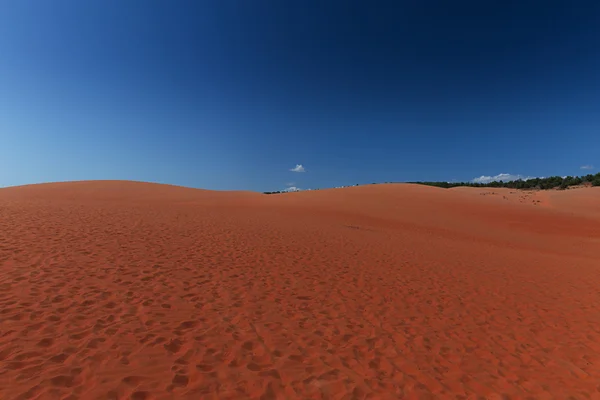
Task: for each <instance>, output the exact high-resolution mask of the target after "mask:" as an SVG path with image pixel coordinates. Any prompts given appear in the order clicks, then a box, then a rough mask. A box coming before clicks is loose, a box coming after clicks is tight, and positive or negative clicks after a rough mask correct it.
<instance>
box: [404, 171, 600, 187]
mask: <svg viewBox="0 0 600 400" xmlns="http://www.w3.org/2000/svg"><path fill="white" fill-rule="evenodd" d="M409 183H416V184H420V185H427V186H436V187H441V188H445V189H450V188H453V187H459V186H469V187H490V188H509V189H531V190H548V189H559V190H564V189H567V188H568V187H570V186H579V185H591V186H600V172H599V173H597V174H595V175H592V174H588V175H585V176H566V177H564V178H563V177H561V176H550V177H548V178H532V179H526V180H523V179H518V180H514V181H507V182H504V181H492V182H489V183H474V182H409Z"/></svg>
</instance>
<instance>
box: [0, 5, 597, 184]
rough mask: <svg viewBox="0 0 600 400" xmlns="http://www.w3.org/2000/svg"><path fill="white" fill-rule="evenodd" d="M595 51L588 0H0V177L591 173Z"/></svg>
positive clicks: (300, 178)
mask: <svg viewBox="0 0 600 400" xmlns="http://www.w3.org/2000/svg"><path fill="white" fill-rule="evenodd" d="M324 3H326V4H324ZM513 3H514V4H513ZM575 3H576V4H575ZM599 48H600V2H597V1H578V2H567V1H564V2H552V1H547V2H543V5H542V3H540V2H538V1H536V2H533V1H527V0H525V1H521V2H508V4H507V3H503V2H498V3H491V2H482V1H456V2H448V1H433V0H432V1H428V2H418V1H388V2H384V1H381V2H377V4H374V3H373V2H364V1H361V2H359V1H349V0H346V1H338V0H332V1H327V2H322V1H303V2H293V3H292V2H280V1H266V0H255V1H241V0H240V1H232V0H219V1H200V0H198V1H170V2H167V1H158V0H128V1H125V0H101V1H100V0H86V1H78V0H70V1H67V0H55V1H52V2H50V1H39V0H19V1H5V2H1V3H0V186H9V185H18V184H27V183H37V182H47V181H66V180H84V179H131V180H143V181H153V182H163V183H172V184H179V185H185V186H192V187H201V188H207V189H219V190H221V189H223V190H238V189H239V190H257V191H263V190H279V189H283V188H285V187H286V185H288V184H292V186H296V187H300V188H318V187H331V186H339V185H350V184H355V183H370V182H382V181H414V180H447V181H450V180H471V179H474V178H476V177H481V176H494V175H497V174H501V173H505V174H512V175H515V176H516V175H521V176H525V177H526V176H550V175H580V174H587V173H589V172H597V170H596V169H595V168H592V169H585V170H583V169H581V167H582V166H594V165H595V166H599V167H600V159H599V155H600V73H599V72H598V71H600V52H599V51H598V49H599ZM298 164H300V165H302V166H303V168H304V172H293V171H291V169H293V168H295V166H296V165H298Z"/></svg>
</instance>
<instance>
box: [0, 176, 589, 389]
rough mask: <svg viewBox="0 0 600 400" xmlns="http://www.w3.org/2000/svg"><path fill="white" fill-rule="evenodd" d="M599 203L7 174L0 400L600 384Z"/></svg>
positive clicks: (0, 271)
mask: <svg viewBox="0 0 600 400" xmlns="http://www.w3.org/2000/svg"><path fill="white" fill-rule="evenodd" d="M598 204H600V189H596V188H586V189H580V190H579V189H578V190H569V191H564V192H557V191H548V192H520V191H516V190H508V189H493V190H491V189H475V188H456V189H448V190H446V189H439V188H432V187H424V186H417V185H408V184H406V185H404V184H402V185H400V184H397V185H371V186H363V187H350V188H344V189H332V190H323V191H311V192H296V193H286V194H279V195H262V194H258V193H251V192H214V191H206V190H198V189H190V188H182V187H176V186H168V185H160V184H150V183H141V182H126V181H89V182H67V183H53V184H43V185H29V186H22V187H12V188H4V189H0V398H2V399H25V398H39V399H45V398H71V399H75V398H82V399H84V398H85V399H87V398H90V399H102V398H105V399H106V398H123V399H171V398H182V399H198V398H214V399H240V398H250V399H254V398H255V399H280V398H281V399H306V398H323V399H326V398H327V399H329V398H348V399H351V398H352V399H354V398H356V399H366V398H377V399H385V398H389V399H397V398H465V399H466V398H474V397H473V396H475V397H476V396H479V397H482V398H490V399H491V398H511V399H517V398H569V396H571V397H573V398H595V397H594V396H596V397H598V396H600V386H598V382H600V290H599V289H600V283H599V281H598V272H599V266H600V253H598V251H597V249H598V245H599V244H600V208H599V206H598ZM69 396H70V397H69ZM469 396H471V397H469ZM503 396H504V397H503Z"/></svg>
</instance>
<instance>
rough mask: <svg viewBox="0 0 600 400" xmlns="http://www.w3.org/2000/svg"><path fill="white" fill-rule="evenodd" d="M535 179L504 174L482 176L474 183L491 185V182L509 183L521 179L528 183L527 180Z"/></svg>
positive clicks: (474, 180)
mask: <svg viewBox="0 0 600 400" xmlns="http://www.w3.org/2000/svg"><path fill="white" fill-rule="evenodd" d="M534 178H535V177H533V176H523V175H513V174H505V173H502V174H498V175H495V176H485V175H482V176H480V177H479V178H475V179H473V183H490V182H494V181H496V182H499V181H504V182H509V181H517V180H519V179H522V180H524V181H526V180H527V179H534Z"/></svg>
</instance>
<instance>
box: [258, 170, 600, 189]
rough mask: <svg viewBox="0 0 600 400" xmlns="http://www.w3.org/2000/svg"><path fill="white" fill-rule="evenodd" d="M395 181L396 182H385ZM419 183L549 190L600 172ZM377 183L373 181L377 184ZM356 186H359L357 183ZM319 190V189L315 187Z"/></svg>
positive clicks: (598, 182) (597, 178)
mask: <svg viewBox="0 0 600 400" xmlns="http://www.w3.org/2000/svg"><path fill="white" fill-rule="evenodd" d="M385 183H394V182H385ZM407 183H413V184H418V185H427V186H435V187H441V188H444V189H450V188H453V187H460V186H468V187H480V188H485V187H489V188H509V189H530V190H548V189H559V190H564V189H567V188H568V187H570V186H579V185H589V186H600V172H599V173H597V174H595V175H592V174H588V175H584V176H566V177H564V178H563V177H561V176H551V177H548V178H532V179H525V180H524V179H518V180H514V181H507V182H504V181H493V182H488V183H475V182H422V181H417V182H407ZM375 184H376V183H373V185H375ZM355 186H358V184H357V185H355ZM313 190H318V189H313ZM263 193H264V194H279V193H288V191H286V190H280V191H274V192H263Z"/></svg>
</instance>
